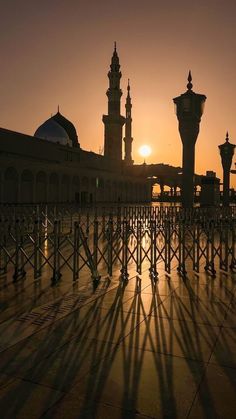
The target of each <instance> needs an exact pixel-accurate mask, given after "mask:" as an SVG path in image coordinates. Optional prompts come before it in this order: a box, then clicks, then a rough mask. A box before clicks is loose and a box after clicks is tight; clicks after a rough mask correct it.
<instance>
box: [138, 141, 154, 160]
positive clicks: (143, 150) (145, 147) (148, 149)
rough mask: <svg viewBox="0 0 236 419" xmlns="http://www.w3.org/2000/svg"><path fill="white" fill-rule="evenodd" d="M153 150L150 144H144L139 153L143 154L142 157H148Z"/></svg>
mask: <svg viewBox="0 0 236 419" xmlns="http://www.w3.org/2000/svg"><path fill="white" fill-rule="evenodd" d="M151 152H152V149H151V147H150V146H149V145H146V144H145V145H142V146H141V147H140V148H139V154H140V155H141V156H142V157H148V156H150V154H151Z"/></svg>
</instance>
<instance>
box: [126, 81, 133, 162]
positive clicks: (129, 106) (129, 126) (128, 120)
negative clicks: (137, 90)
mask: <svg viewBox="0 0 236 419" xmlns="http://www.w3.org/2000/svg"><path fill="white" fill-rule="evenodd" d="M125 110H126V115H125V137H124V143H125V159H124V161H125V165H126V166H131V165H132V164H133V163H134V161H133V160H132V142H133V138H132V114H131V111H132V103H131V97H130V84H129V80H128V87H127V98H126V104H125Z"/></svg>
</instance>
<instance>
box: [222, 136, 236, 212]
mask: <svg viewBox="0 0 236 419" xmlns="http://www.w3.org/2000/svg"><path fill="white" fill-rule="evenodd" d="M218 147H219V150H220V156H221V163H222V167H223V206H224V207H227V206H228V205H229V178H230V168H231V164H232V159H233V155H234V149H235V145H234V144H231V143H230V142H229V134H228V132H227V133H226V139H225V142H224V144H221V145H219V146H218Z"/></svg>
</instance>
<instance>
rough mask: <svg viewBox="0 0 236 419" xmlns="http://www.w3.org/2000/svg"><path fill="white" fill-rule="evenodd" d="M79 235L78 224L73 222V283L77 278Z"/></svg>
mask: <svg viewBox="0 0 236 419" xmlns="http://www.w3.org/2000/svg"><path fill="white" fill-rule="evenodd" d="M79 245H80V244H79V234H78V222H77V221H75V222H74V243H73V248H74V252H73V281H76V280H77V279H78V278H79Z"/></svg>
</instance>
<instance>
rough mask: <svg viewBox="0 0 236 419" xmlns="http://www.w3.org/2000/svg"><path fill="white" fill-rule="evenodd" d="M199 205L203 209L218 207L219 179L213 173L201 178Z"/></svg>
mask: <svg viewBox="0 0 236 419" xmlns="http://www.w3.org/2000/svg"><path fill="white" fill-rule="evenodd" d="M200 203H201V206H203V207H211V206H216V205H220V179H219V178H217V177H216V173H215V172H213V171H210V170H208V171H207V172H206V176H203V177H202V183H201V194H200Z"/></svg>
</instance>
